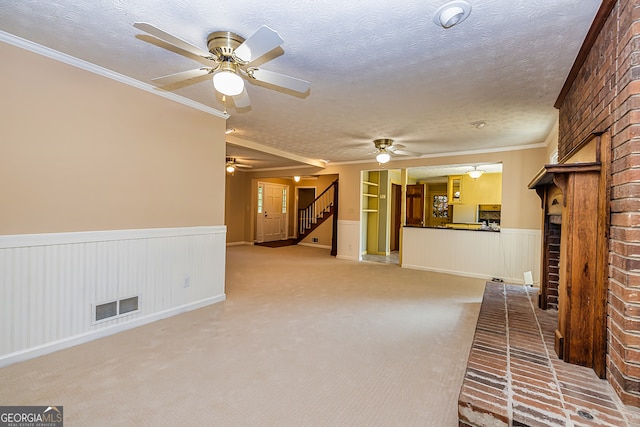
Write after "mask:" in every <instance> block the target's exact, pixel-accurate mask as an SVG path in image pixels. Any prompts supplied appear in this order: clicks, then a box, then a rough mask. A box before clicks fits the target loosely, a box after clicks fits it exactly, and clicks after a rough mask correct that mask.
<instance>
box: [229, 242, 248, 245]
mask: <svg viewBox="0 0 640 427" xmlns="http://www.w3.org/2000/svg"><path fill="white" fill-rule="evenodd" d="M227 246H253V242H227Z"/></svg>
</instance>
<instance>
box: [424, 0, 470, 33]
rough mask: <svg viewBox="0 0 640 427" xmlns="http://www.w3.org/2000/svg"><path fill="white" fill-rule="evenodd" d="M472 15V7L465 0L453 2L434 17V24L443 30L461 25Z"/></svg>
mask: <svg viewBox="0 0 640 427" xmlns="http://www.w3.org/2000/svg"><path fill="white" fill-rule="evenodd" d="M470 13H471V5H470V4H469V3H468V2H466V1H464V0H456V1H451V2H449V3H447V4H443V5H442V6H440V7H439V8H438V10H436V13H435V15H433V22H435V23H436V25H439V26H441V27H442V28H451V27H453V26H454V25H456V24H459V23H461V22H462V21H464V20H465V19H467V17H468V16H469V14H470Z"/></svg>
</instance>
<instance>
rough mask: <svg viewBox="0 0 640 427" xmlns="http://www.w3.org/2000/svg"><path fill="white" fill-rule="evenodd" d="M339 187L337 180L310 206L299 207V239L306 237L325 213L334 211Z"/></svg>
mask: <svg viewBox="0 0 640 427" xmlns="http://www.w3.org/2000/svg"><path fill="white" fill-rule="evenodd" d="M337 187H338V180H335V181H334V182H332V183H331V185H330V186H329V187H327V188H326V189H325V190H324V191H323V192H322V194H320V195H319V196H318V197H316V199H315V200H314V201H313V202H311V203H310V204H309V206H307V207H305V208H301V209H298V239H301V238H302V237H304V235H305V233H306V232H307V231H308V230H310V229H312V228H313V226H314V225H315V224H316V223H317V222H318V220H319V219H322V218H323V216H324V214H326V213H329V212H331V211H332V209H333V208H334V207H335V206H334V205H335V201H336V195H337Z"/></svg>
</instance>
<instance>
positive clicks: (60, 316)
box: [0, 226, 226, 366]
mask: <svg viewBox="0 0 640 427" xmlns="http://www.w3.org/2000/svg"><path fill="white" fill-rule="evenodd" d="M225 238H226V227H225V226H210V227H187V228H170V229H145V230H117V231H97V232H79V233H55V234H37V235H14V236H0V319H1V320H0V366H5V365H8V364H11V363H14V362H17V361H20V360H25V359H29V358H32V357H35V356H39V355H42V354H46V353H49V352H52V351H55V350H59V349H61V348H65V347H70V346H72V345H76V344H79V343H82V342H87V341H90V340H93V339H95V338H99V337H103V336H106V335H110V334H113V333H117V332H120V331H123V330H126V329H129V328H133V327H136V326H140V325H143V324H146V323H150V322H153V321H155V320H158V319H162V318H165V317H169V316H173V315H176V314H179V313H182V312H185V311H189V310H193V309H196V308H200V307H203V306H206V305H209V304H213V303H215V302H219V301H223V300H224V299H225V293H224V292H225V291H224V279H225V256H226V244H225ZM132 296H138V297H139V300H138V310H137V311H135V312H132V313H129V314H127V315H124V316H121V317H117V318H113V319H108V320H104V321H101V322H97V323H96V322H94V321H93V316H94V307H95V305H96V304H102V303H105V302H109V301H113V300H119V299H123V298H128V297H132Z"/></svg>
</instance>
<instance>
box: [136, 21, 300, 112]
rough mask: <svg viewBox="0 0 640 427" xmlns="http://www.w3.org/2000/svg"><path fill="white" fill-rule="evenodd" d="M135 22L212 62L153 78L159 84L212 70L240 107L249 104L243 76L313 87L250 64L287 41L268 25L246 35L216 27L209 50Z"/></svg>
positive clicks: (219, 88)
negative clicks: (209, 64) (247, 36)
mask: <svg viewBox="0 0 640 427" xmlns="http://www.w3.org/2000/svg"><path fill="white" fill-rule="evenodd" d="M133 26H134V27H136V28H138V29H139V30H142V31H144V32H146V33H148V34H151V35H152V36H154V37H157V38H158V39H160V40H162V41H165V42H167V43H169V44H171V45H173V46H175V47H177V48H179V49H181V50H184V51H186V52H188V53H191V54H193V55H197V56H199V57H201V58H204V59H205V60H207V61H211V62H212V64H211V66H204V67H200V68H195V69H192V70H187V71H181V72H179V73H175V74H169V75H166V76H162V77H157V78H155V79H152V81H153V82H154V83H155V84H156V85H158V86H166V85H170V84H174V83H178V82H182V81H186V80H190V79H194V78H196V77H200V76H204V75H207V74H213V85H214V87H215V89H216V90H217V91H218V92H220V93H221V94H222V95H225V96H230V97H232V99H233V102H234V104H235V106H236V107H237V108H243V107H248V106H249V104H250V101H249V95H248V94H247V91H246V88H245V87H244V80H243V78H244V79H253V80H257V81H260V82H264V83H267V84H270V85H274V86H278V87H281V88H284V89H288V90H290V91H293V92H297V93H301V94H304V93H306V92H307V91H308V90H309V88H310V83H309V82H308V81H306V80H301V79H298V78H295V77H290V76H286V75H284V74H280V73H275V72H273V71H268V70H265V69H263V68H258V67H252V66H251V63H252V62H253V61H255V60H256V59H258V58H260V57H262V56H263V55H265V54H267V53H269V52H271V51H272V50H273V49H275V48H277V47H278V46H280V45H281V44H282V43H284V40H282V38H281V37H280V35H279V34H278V33H277V32H275V31H274V30H272V29H271V28H269V27H267V26H266V25H263V26H262V27H260V28H259V29H258V31H256V32H255V33H253V34H252V35H251V36H250V37H249V38H247V39H244V38H243V37H242V36H239V35H237V34H235V33H232V32H230V31H215V32H213V33H211V34H209V36H208V37H207V49H209V51H208V52H207V51H205V50H204V49H201V48H199V47H197V46H194V45H193V44H191V43H189V42H186V41H184V40H182V39H180V38H178V37H176V36H174V35H172V34H169V33H167V32H166V31H163V30H161V29H159V28H157V27H155V26H154V25H152V24H149V23H146V22H136V23H134V24H133Z"/></svg>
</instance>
